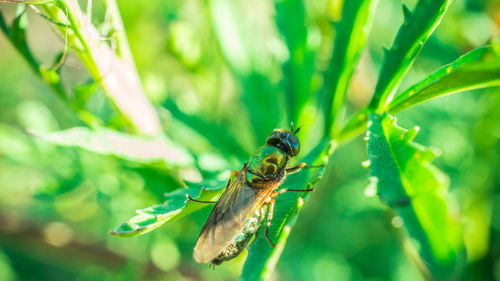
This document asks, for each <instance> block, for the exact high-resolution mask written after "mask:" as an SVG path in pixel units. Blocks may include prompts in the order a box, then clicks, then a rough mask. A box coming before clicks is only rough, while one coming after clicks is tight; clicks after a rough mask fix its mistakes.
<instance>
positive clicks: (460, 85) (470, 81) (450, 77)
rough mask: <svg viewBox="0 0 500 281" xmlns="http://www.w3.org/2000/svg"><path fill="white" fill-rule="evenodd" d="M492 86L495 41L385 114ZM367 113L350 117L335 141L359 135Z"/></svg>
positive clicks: (497, 70)
mask: <svg viewBox="0 0 500 281" xmlns="http://www.w3.org/2000/svg"><path fill="white" fill-rule="evenodd" d="M495 86H500V43H499V42H497V41H494V42H492V43H491V44H490V45H488V46H483V47H479V48H476V49H474V50H472V51H470V52H469V53H467V54H465V55H463V56H461V57H460V58H458V59H457V60H455V61H454V62H452V63H450V64H448V65H445V66H443V67H442V68H440V69H438V70H436V71H435V72H434V73H432V74H431V75H429V76H428V77H427V78H425V79H424V80H422V81H420V82H418V83H416V84H414V85H413V86H411V87H410V88H408V89H407V90H406V91H404V92H403V93H401V94H399V95H398V96H397V97H396V98H394V100H392V102H391V103H390V104H389V110H388V111H389V113H391V114H394V113H398V112H401V111H403V110H405V109H407V108H409V107H412V106H414V105H418V104H420V103H423V102H426V101H428V100H431V99H434V98H437V97H441V96H444V95H449V94H455V93H461V92H463V91H468V90H474V89H480V88H486V87H495ZM368 112H369V109H368V108H365V109H363V110H361V111H359V112H358V113H357V114H355V115H354V116H353V117H351V119H350V120H349V122H347V123H346V125H345V126H344V127H343V128H342V130H341V131H340V132H339V133H338V134H336V136H335V138H336V139H337V140H338V141H339V142H343V141H344V140H347V139H350V138H352V137H355V136H357V135H359V134H361V133H362V132H363V130H364V127H365V126H366V122H367V120H368Z"/></svg>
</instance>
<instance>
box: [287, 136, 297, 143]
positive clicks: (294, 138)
mask: <svg viewBox="0 0 500 281" xmlns="http://www.w3.org/2000/svg"><path fill="white" fill-rule="evenodd" d="M288 141H290V143H291V144H293V145H296V144H298V143H299V140H298V139H297V137H296V136H295V135H290V136H289V137H288Z"/></svg>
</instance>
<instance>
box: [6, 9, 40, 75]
mask: <svg viewBox="0 0 500 281" xmlns="http://www.w3.org/2000/svg"><path fill="white" fill-rule="evenodd" d="M0 22H2V23H1V24H0V25H1V26H2V31H3V32H4V33H5V34H6V35H7V36H8V38H9V40H10V42H11V43H12V45H14V47H15V48H16V49H17V50H18V51H19V53H21V55H22V56H23V57H24V58H25V59H26V61H27V62H28V63H29V65H30V66H31V67H32V68H33V69H34V70H35V71H38V68H39V66H40V65H39V64H38V62H37V61H36V59H35V57H34V56H33V54H32V53H31V50H30V48H29V46H28V42H27V40H26V29H27V28H28V16H27V15H26V5H24V4H19V5H18V6H17V11H16V17H15V18H14V20H13V21H12V24H11V26H10V28H9V27H7V23H6V22H5V20H4V19H3V18H2V19H1V20H0Z"/></svg>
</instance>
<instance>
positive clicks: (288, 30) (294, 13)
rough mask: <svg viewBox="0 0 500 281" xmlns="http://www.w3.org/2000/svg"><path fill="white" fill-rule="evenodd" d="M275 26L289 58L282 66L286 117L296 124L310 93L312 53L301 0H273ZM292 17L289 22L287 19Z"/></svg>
mask: <svg viewBox="0 0 500 281" xmlns="http://www.w3.org/2000/svg"><path fill="white" fill-rule="evenodd" d="M275 7H276V25H277V26H278V29H279V31H280V33H281V35H282V36H283V37H284V39H285V43H286V45H287V47H288V52H289V53H290V56H289V58H288V60H287V61H286V62H285V63H284V64H283V65H282V69H283V76H284V77H283V78H284V79H283V87H284V91H285V98H286V103H287V104H286V109H287V113H288V118H289V119H290V120H291V121H293V122H295V123H297V122H298V118H299V114H300V112H301V111H302V109H303V108H304V106H305V104H306V102H307V101H308V99H309V98H310V96H311V94H310V92H311V78H312V75H313V73H314V71H315V69H314V66H315V65H314V52H313V51H312V50H311V48H310V46H308V40H307V39H308V36H311V35H310V34H309V30H308V27H307V25H306V11H305V7H304V3H303V2H302V1H301V0H276V1H275ZM291 18H293V20H290V19H291Z"/></svg>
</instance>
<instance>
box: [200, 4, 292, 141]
mask: <svg viewBox="0 0 500 281" xmlns="http://www.w3.org/2000/svg"><path fill="white" fill-rule="evenodd" d="M208 3H209V11H210V13H211V16H212V22H213V29H214V33H215V36H216V38H217V44H218V46H219V47H220V50H221V53H222V57H223V58H224V59H225V61H226V63H227V65H228V66H229V68H230V69H231V70H232V72H233V73H234V74H235V76H236V78H237V84H239V85H241V91H242V93H241V97H242V103H243V104H244V105H245V109H246V110H247V112H248V117H249V119H250V120H249V122H248V124H249V126H250V127H251V128H252V129H253V134H254V136H255V139H256V140H258V141H259V143H260V142H262V141H263V140H265V139H266V138H267V135H268V133H269V132H271V131H272V130H273V129H274V128H276V127H277V126H279V125H280V122H281V121H282V120H283V117H282V115H283V114H284V112H283V111H284V110H283V108H282V104H281V103H280V102H281V99H280V97H279V96H278V89H277V87H276V86H275V85H274V84H273V82H272V81H271V80H270V76H271V75H272V74H273V73H274V72H275V69H274V68H273V66H274V64H273V63H272V61H271V63H270V62H269V61H268V60H265V59H264V58H267V57H268V56H272V54H270V53H265V52H269V50H266V49H263V50H261V49H259V48H257V47H256V45H257V46H258V45H260V44H261V45H265V44H267V43H266V42H265V40H266V39H264V38H262V37H263V36H261V37H258V36H251V35H256V34H260V33H254V32H253V29H251V28H252V27H249V26H250V23H248V22H245V16H244V13H243V12H242V8H241V6H238V5H237V3H236V2H234V1H230V0H210V1H208ZM254 40H262V41H260V42H259V43H258V44H255V42H254ZM257 50H259V52H257ZM247 112H244V111H243V112H242V114H241V115H242V116H245V115H246V114H245V113H247ZM270 113H274V114H270ZM245 117H246V116H245Z"/></svg>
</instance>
